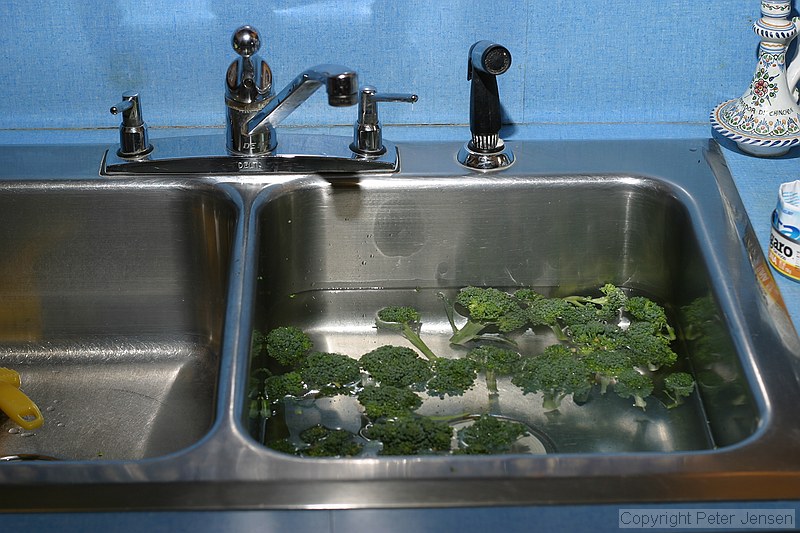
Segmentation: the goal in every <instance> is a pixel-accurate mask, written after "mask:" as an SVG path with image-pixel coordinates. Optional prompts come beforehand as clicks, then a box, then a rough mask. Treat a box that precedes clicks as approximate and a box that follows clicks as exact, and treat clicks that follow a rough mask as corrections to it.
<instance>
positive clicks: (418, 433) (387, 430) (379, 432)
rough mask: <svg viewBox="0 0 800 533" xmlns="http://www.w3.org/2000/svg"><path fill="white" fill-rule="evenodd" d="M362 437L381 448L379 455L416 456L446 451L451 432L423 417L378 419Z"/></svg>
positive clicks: (451, 430)
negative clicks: (376, 443) (380, 445)
mask: <svg viewBox="0 0 800 533" xmlns="http://www.w3.org/2000/svg"><path fill="white" fill-rule="evenodd" d="M364 436H366V437H367V438H368V439H370V440H378V441H380V442H381V443H382V444H383V448H382V449H381V451H380V452H378V454H379V455H418V454H425V453H434V452H444V451H448V450H450V441H451V439H452V436H453V429H452V428H451V427H450V426H449V425H447V424H445V423H442V422H436V421H434V420H432V419H430V418H427V417H424V416H403V417H400V418H382V419H380V420H378V421H377V422H375V423H374V424H372V425H371V426H368V427H367V428H366V429H365V430H364Z"/></svg>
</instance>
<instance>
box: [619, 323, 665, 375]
mask: <svg viewBox="0 0 800 533" xmlns="http://www.w3.org/2000/svg"><path fill="white" fill-rule="evenodd" d="M621 343H622V344H623V345H624V346H625V347H626V348H627V349H628V350H630V352H631V359H632V361H633V364H634V366H639V367H642V368H647V369H648V370H650V371H656V370H658V369H659V368H666V367H670V366H672V365H674V364H675V361H677V360H678V355H677V354H676V353H675V352H674V351H672V348H670V341H669V339H668V338H667V337H664V336H662V335H659V334H658V333H657V332H656V330H655V327H654V325H653V324H651V323H650V322H632V323H631V324H630V326H628V328H627V329H626V330H625V332H624V335H623V338H622V339H621Z"/></svg>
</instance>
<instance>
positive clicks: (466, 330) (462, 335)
mask: <svg viewBox="0 0 800 533" xmlns="http://www.w3.org/2000/svg"><path fill="white" fill-rule="evenodd" d="M484 329H486V325H484V324H481V323H479V322H473V321H471V320H467V323H466V324H464V325H463V326H462V327H461V329H457V330H456V331H455V333H453V336H452V337H450V343H451V344H456V345H458V346H464V345H465V344H467V343H468V342H470V341H474V340H484V341H493V342H500V343H502V344H506V345H508V346H512V347H514V348H516V347H517V343H516V342H514V341H513V340H511V339H509V338H506V337H503V336H502V335H481V334H480V333H481V331H483V330H484Z"/></svg>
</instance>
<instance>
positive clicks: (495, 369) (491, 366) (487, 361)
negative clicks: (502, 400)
mask: <svg viewBox="0 0 800 533" xmlns="http://www.w3.org/2000/svg"><path fill="white" fill-rule="evenodd" d="M520 358H521V356H520V354H519V353H517V352H515V351H514V350H508V349H505V348H500V347H499V346H495V345H491V344H487V345H483V346H478V347H477V348H473V349H472V350H470V351H469V352H468V353H467V359H471V360H472V361H475V363H476V364H477V369H478V371H482V372H483V373H484V374H485V376H486V388H487V389H489V394H497V392H498V391H497V377H498V376H507V375H509V374H511V373H513V372H514V370H515V369H516V367H517V365H518V364H519V361H520Z"/></svg>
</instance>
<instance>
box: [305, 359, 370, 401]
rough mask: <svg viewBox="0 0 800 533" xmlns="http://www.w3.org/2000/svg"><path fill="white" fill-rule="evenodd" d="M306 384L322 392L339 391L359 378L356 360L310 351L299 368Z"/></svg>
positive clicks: (359, 372)
mask: <svg viewBox="0 0 800 533" xmlns="http://www.w3.org/2000/svg"><path fill="white" fill-rule="evenodd" d="M299 373H300V376H301V377H302V378H303V381H304V382H305V384H306V386H307V387H308V388H310V389H316V390H319V391H320V392H321V393H322V394H332V393H336V392H340V391H341V390H342V389H345V388H347V387H349V386H351V385H353V384H354V383H356V382H357V381H360V379H361V369H360V368H359V366H358V361H356V360H355V359H353V358H351V357H348V356H346V355H342V354H338V353H328V352H311V353H310V354H308V355H307V356H306V359H305V361H304V362H303V366H301V367H300V370H299Z"/></svg>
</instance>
